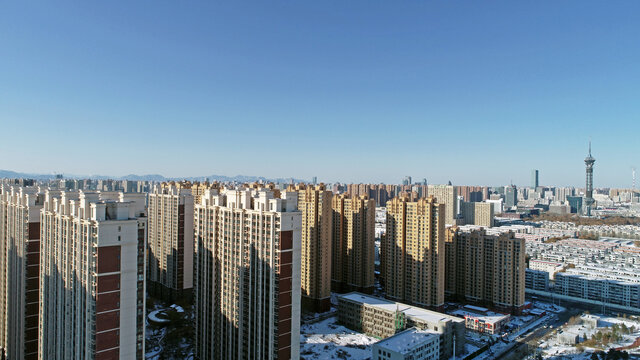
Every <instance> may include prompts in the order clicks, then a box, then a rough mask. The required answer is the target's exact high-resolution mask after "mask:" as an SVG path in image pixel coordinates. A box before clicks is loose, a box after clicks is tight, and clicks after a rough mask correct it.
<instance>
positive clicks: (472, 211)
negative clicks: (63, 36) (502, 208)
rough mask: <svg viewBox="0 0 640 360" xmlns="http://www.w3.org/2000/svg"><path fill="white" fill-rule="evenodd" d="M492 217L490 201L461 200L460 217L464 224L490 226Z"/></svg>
mask: <svg viewBox="0 0 640 360" xmlns="http://www.w3.org/2000/svg"><path fill="white" fill-rule="evenodd" d="M493 217H494V212H493V205H492V204H490V203H486V202H466V201H464V202H462V219H463V221H464V223H465V224H472V225H478V226H483V227H492V226H493Z"/></svg>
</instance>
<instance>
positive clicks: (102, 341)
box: [96, 330, 120, 352]
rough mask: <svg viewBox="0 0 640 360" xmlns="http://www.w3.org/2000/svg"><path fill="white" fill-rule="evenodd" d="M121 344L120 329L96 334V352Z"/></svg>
mask: <svg viewBox="0 0 640 360" xmlns="http://www.w3.org/2000/svg"><path fill="white" fill-rule="evenodd" d="M119 345H120V332H119V331H118V330H112V331H107V332H103V333H99V334H96V352H98V351H102V350H106V349H111V348H114V347H118V346H119Z"/></svg>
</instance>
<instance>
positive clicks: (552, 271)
mask: <svg viewBox="0 0 640 360" xmlns="http://www.w3.org/2000/svg"><path fill="white" fill-rule="evenodd" d="M564 268H565V264H563V263H561V262H554V261H545V260H530V261H529V269H531V270H540V271H545V272H547V273H549V279H551V280H554V279H555V276H556V273H558V272H560V271H562V270H564Z"/></svg>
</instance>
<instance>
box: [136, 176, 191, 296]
mask: <svg viewBox="0 0 640 360" xmlns="http://www.w3.org/2000/svg"><path fill="white" fill-rule="evenodd" d="M193 206H194V198H193V195H192V193H191V184H190V183H184V184H181V183H177V184H175V183H163V184H160V185H156V186H155V187H154V189H153V192H151V193H150V194H149V219H148V220H149V225H148V226H149V227H148V229H149V230H148V233H149V238H148V241H147V243H148V245H149V269H148V270H147V279H148V280H149V282H148V284H147V288H148V289H149V293H150V294H153V295H155V296H158V297H161V298H163V299H165V300H166V301H176V300H177V299H180V298H186V299H190V298H191V290H192V289H193V252H194V249H193Z"/></svg>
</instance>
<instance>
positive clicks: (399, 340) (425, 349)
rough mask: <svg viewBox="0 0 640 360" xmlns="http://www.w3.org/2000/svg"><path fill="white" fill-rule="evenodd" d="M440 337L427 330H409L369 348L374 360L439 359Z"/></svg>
mask: <svg viewBox="0 0 640 360" xmlns="http://www.w3.org/2000/svg"><path fill="white" fill-rule="evenodd" d="M439 339H440V337H439V336H438V334H437V333H434V332H432V331H429V330H419V329H416V328H410V329H407V330H404V331H401V332H399V333H397V334H395V335H393V336H391V337H389V338H386V339H384V340H381V341H379V342H377V343H375V344H373V346H372V347H371V355H372V358H373V359H374V360H409V359H411V360H418V359H419V360H436V359H440V340H439Z"/></svg>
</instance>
